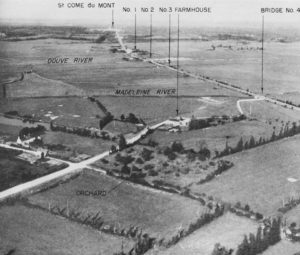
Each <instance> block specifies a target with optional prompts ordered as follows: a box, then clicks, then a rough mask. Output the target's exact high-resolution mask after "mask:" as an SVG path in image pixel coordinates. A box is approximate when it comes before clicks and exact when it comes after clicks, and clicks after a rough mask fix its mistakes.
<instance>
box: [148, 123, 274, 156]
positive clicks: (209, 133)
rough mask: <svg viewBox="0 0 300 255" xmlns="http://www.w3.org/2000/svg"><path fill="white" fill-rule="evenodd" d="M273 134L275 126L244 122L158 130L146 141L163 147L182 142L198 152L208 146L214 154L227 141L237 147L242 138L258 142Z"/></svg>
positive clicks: (223, 146) (222, 147) (222, 148)
mask: <svg viewBox="0 0 300 255" xmlns="http://www.w3.org/2000/svg"><path fill="white" fill-rule="evenodd" d="M272 132H273V125H270V124H267V123H264V122H261V121H255V120H253V121H249V120H244V121H238V122H233V123H228V124H225V125H219V126H216V127H209V128H205V129H199V130H192V131H187V132H181V133H170V132H164V131H159V130H157V131H155V132H154V133H153V134H151V135H149V136H148V137H147V138H146V139H145V141H147V140H148V139H152V140H154V141H156V142H158V143H159V145H161V146H163V145H169V144H171V143H172V142H173V141H180V142H182V144H183V145H184V147H185V148H187V149H188V148H194V149H197V150H199V146H200V145H201V144H202V145H203V144H206V145H207V147H208V148H209V149H210V150H211V152H214V151H215V150H218V151H221V150H224V148H225V144H226V140H227V142H228V145H229V146H231V147H235V146H236V144H237V143H238V141H239V139H240V137H243V141H244V142H245V141H247V140H249V139H250V137H251V136H254V138H256V140H258V139H259V137H265V138H270V136H271V135H272ZM278 132H279V130H278Z"/></svg>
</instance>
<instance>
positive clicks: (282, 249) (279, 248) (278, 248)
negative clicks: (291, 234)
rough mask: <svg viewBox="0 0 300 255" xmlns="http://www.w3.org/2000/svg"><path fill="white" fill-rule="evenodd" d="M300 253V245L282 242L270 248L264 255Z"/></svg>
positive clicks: (294, 254)
mask: <svg viewBox="0 0 300 255" xmlns="http://www.w3.org/2000/svg"><path fill="white" fill-rule="evenodd" d="M299 252H300V243H297V242H291V241H288V240H281V241H280V242H279V243H277V244H275V245H273V246H270V247H269V248H268V249H267V250H266V251H264V252H263V253H262V255H283V254H286V255H296V253H297V254H299Z"/></svg>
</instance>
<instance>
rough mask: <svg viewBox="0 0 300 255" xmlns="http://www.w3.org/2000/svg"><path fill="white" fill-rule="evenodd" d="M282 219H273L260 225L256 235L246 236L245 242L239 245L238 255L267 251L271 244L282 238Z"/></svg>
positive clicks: (251, 254) (250, 254)
mask: <svg viewBox="0 0 300 255" xmlns="http://www.w3.org/2000/svg"><path fill="white" fill-rule="evenodd" d="M280 232H281V219H280V218H278V219H273V220H272V221H271V220H270V221H269V222H267V223H265V225H264V226H263V227H262V226H260V227H259V228H258V230H257V233H256V235H254V234H250V235H249V237H247V236H245V237H244V240H243V242H242V243H241V244H240V245H239V246H238V248H237V251H236V255H256V254H259V253H262V252H263V251H265V250H266V249H267V248H268V247H269V246H271V245H274V244H276V243H278V242H279V241H280V240H281V237H280Z"/></svg>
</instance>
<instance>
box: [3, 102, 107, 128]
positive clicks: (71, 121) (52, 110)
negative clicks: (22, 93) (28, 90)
mask: <svg viewBox="0 0 300 255" xmlns="http://www.w3.org/2000/svg"><path fill="white" fill-rule="evenodd" d="M8 111H17V112H18V113H19V114H20V115H22V116H23V115H34V116H35V119H37V120H42V121H47V122H49V121H50V120H51V119H55V122H57V123H58V124H62V125H67V126H76V127H77V126H92V127H99V119H98V118H97V116H98V117H100V118H101V117H103V116H104V113H103V112H102V111H101V110H100V109H99V108H98V107H97V105H96V104H93V103H92V102H90V101H89V100H88V99H87V98H77V97H69V98H68V97H64V98H30V99H28V98H27V99H23V98H18V99H9V100H6V101H1V102H0V112H3V113H4V112H8Z"/></svg>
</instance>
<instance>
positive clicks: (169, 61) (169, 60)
mask: <svg viewBox="0 0 300 255" xmlns="http://www.w3.org/2000/svg"><path fill="white" fill-rule="evenodd" d="M168 63H169V66H170V65H171V14H169V59H168Z"/></svg>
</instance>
